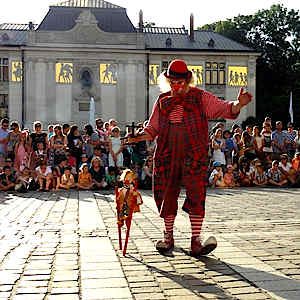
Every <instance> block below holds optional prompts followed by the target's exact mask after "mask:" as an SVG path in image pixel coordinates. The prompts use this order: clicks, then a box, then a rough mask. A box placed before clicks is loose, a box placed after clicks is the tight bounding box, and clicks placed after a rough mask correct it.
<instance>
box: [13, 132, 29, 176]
mask: <svg viewBox="0 0 300 300" xmlns="http://www.w3.org/2000/svg"><path fill="white" fill-rule="evenodd" d="M26 141H27V132H26V131H22V133H21V136H20V140H19V142H18V143H17V144H16V146H15V161H14V168H15V169H16V171H17V172H18V173H19V172H22V171H23V169H24V168H25V167H28V166H29V153H28V152H27V150H28V147H27V144H26Z"/></svg>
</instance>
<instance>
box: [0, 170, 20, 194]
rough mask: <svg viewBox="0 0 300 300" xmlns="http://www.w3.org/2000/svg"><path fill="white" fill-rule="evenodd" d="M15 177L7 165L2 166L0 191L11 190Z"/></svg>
mask: <svg viewBox="0 0 300 300" xmlns="http://www.w3.org/2000/svg"><path fill="white" fill-rule="evenodd" d="M15 182H16V178H15V176H14V175H13V174H12V171H11V168H10V167H9V166H4V167H3V173H2V174H1V175H0V191H13V190H14V188H15Z"/></svg>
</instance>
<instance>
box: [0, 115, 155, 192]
mask: <svg viewBox="0 0 300 300" xmlns="http://www.w3.org/2000/svg"><path fill="white" fill-rule="evenodd" d="M95 123H96V126H95V128H93V126H92V125H90V124H87V125H85V126H84V128H83V131H82V132H81V130H80V128H79V127H78V126H77V125H75V124H74V125H72V126H70V125H69V124H63V125H60V124H56V125H49V126H48V130H47V131H43V128H42V123H41V122H40V121H36V122H34V124H33V130H32V131H30V130H29V129H24V130H21V129H20V125H19V124H18V122H9V120H8V119H6V118H4V119H2V120H1V124H0V191H17V192H26V191H29V190H39V191H49V190H69V189H75V188H76V189H79V190H90V189H93V190H102V189H104V190H108V189H114V187H115V186H116V185H117V182H118V178H119V175H120V173H121V172H122V170H123V169H125V168H131V169H134V170H135V171H136V173H137V174H138V178H139V186H140V188H143V189H151V186H152V155H153V151H154V145H153V143H151V142H150V143H148V142H140V143H138V144H136V145H126V144H125V143H123V139H122V138H121V130H120V128H119V127H118V122H117V121H116V120H114V119H110V120H109V121H108V122H103V121H102V119H96V120H95ZM143 125H144V124H143V123H139V124H138V129H137V130H142V129H143ZM126 134H128V133H126V132H124V136H125V135H126Z"/></svg>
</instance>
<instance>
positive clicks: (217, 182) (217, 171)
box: [209, 161, 226, 188]
mask: <svg viewBox="0 0 300 300" xmlns="http://www.w3.org/2000/svg"><path fill="white" fill-rule="evenodd" d="M213 168H214V169H213V170H212V172H211V174H210V176H209V184H210V185H211V187H217V188H223V187H225V186H226V185H225V182H224V176H223V171H222V164H221V162H219V161H215V162H213Z"/></svg>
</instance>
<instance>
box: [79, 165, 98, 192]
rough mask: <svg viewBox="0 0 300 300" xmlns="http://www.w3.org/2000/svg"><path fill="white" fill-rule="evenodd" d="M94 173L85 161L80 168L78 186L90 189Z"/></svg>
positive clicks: (82, 188)
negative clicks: (92, 173)
mask: <svg viewBox="0 0 300 300" xmlns="http://www.w3.org/2000/svg"><path fill="white" fill-rule="evenodd" d="M93 185H94V184H93V179H92V175H91V173H90V172H89V167H88V164H86V163H84V164H82V165H81V167H80V169H79V176H78V183H77V187H78V189H81V190H90V189H91V188H92V187H93Z"/></svg>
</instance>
